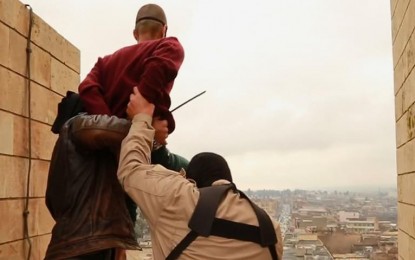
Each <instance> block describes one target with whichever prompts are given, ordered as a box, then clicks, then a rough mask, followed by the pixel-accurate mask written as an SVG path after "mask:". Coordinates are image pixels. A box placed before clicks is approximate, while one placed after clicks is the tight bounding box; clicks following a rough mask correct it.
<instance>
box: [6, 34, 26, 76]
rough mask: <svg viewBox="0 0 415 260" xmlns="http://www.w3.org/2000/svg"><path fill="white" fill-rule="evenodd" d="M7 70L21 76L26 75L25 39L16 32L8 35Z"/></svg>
mask: <svg viewBox="0 0 415 260" xmlns="http://www.w3.org/2000/svg"><path fill="white" fill-rule="evenodd" d="M8 55H9V59H8V60H9V61H8V62H9V68H10V69H11V70H13V71H15V72H17V73H19V74H21V75H26V39H25V38H24V37H23V36H21V35H20V34H18V33H17V32H15V31H13V30H10V34H9V53H8Z"/></svg>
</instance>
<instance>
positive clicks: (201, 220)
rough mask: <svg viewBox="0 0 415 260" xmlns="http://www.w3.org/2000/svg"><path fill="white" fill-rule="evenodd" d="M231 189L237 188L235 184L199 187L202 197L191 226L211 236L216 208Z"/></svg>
mask: <svg viewBox="0 0 415 260" xmlns="http://www.w3.org/2000/svg"><path fill="white" fill-rule="evenodd" d="M230 189H236V187H235V185H234V184H227V185H216V186H210V187H206V188H202V189H199V191H200V197H199V200H198V202H197V204H196V208H195V211H194V212H193V215H192V218H191V219H190V221H189V228H190V229H191V230H194V231H196V233H198V234H199V235H201V236H204V237H207V236H209V235H210V230H211V229H212V224H213V220H214V219H215V215H216V210H217V209H218V207H219V204H220V202H221V201H222V198H223V197H224V195H225V194H227V192H228V190H230Z"/></svg>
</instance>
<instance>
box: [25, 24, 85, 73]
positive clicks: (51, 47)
mask: <svg viewBox="0 0 415 260" xmlns="http://www.w3.org/2000/svg"><path fill="white" fill-rule="evenodd" d="M32 39H33V42H34V43H36V44H37V45H39V46H40V47H41V48H42V49H44V50H47V51H48V52H49V53H50V54H51V55H52V56H53V57H55V58H56V59H58V60H60V61H62V63H64V64H66V65H67V66H68V67H70V68H72V69H73V70H74V71H76V72H77V73H79V72H80V51H79V49H77V48H76V47H75V46H73V45H72V44H71V43H69V42H68V41H67V40H66V39H65V38H63V37H62V36H61V35H60V34H59V33H58V32H56V31H55V30H54V29H53V28H52V27H50V26H49V25H48V24H47V23H46V22H45V21H43V20H42V19H41V18H40V17H38V16H36V17H35V20H34V26H33V32H32Z"/></svg>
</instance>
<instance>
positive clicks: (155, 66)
mask: <svg viewBox="0 0 415 260" xmlns="http://www.w3.org/2000/svg"><path fill="white" fill-rule="evenodd" d="M166 32H167V19H166V15H165V13H164V11H163V9H162V8H161V7H160V6H158V5H156V4H147V5H144V6H142V7H141V8H140V9H139V10H138V12H137V16H136V20H135V29H134V31H133V35H134V38H135V39H136V41H137V43H136V44H134V45H131V46H127V47H124V48H121V49H119V50H117V51H116V52H114V53H113V54H111V55H107V56H105V57H103V58H99V59H98V61H97V62H96V64H95V66H94V67H93V68H92V70H91V71H90V72H89V74H88V75H87V76H86V78H85V79H84V80H83V81H82V82H81V84H80V85H79V87H78V91H79V95H80V97H81V100H82V102H83V105H84V107H85V109H86V112H88V113H89V114H106V115H115V116H118V117H120V118H126V108H127V103H128V101H129V96H130V94H131V93H132V92H133V87H134V86H137V87H138V89H139V90H140V92H141V93H142V95H143V96H144V97H145V98H146V99H148V100H150V101H151V102H152V103H153V104H155V106H156V108H155V112H154V117H159V118H161V119H166V120H167V121H168V127H169V133H172V132H173V131H174V129H175V121H174V119H173V116H172V114H171V113H170V111H169V108H170V105H171V100H170V92H171V90H172V88H173V83H174V80H175V78H176V76H177V74H178V71H179V69H180V67H181V65H182V63H183V59H184V50H183V47H182V45H181V44H180V42H179V41H178V39H177V38H175V37H166Z"/></svg>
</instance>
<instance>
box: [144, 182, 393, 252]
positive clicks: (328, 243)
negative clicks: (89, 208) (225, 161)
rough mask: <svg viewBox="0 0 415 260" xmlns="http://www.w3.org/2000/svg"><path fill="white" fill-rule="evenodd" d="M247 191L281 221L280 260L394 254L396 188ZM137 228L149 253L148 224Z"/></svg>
mask: <svg viewBox="0 0 415 260" xmlns="http://www.w3.org/2000/svg"><path fill="white" fill-rule="evenodd" d="M245 193H246V194H247V195H248V196H249V197H250V198H251V199H252V200H253V201H254V202H255V203H256V204H258V205H259V206H261V207H262V208H263V209H265V210H266V211H267V212H268V214H269V215H270V216H271V217H272V218H274V219H275V220H277V221H279V222H280V225H281V231H282V233H283V239H284V256H283V260H300V259H305V260H331V259H348V260H352V259H359V260H360V259H361V260H365V259H368V260H369V259H370V260H393V259H398V228H397V191H396V189H395V188H383V189H382V188H378V189H369V188H368V189H366V191H364V190H363V189H361V190H359V191H357V190H356V189H355V190H353V191H352V190H331V191H326V190H300V189H296V190H289V189H287V190H256V191H253V190H248V191H245ZM136 232H137V235H138V237H139V242H140V245H141V246H142V247H143V251H142V252H140V254H141V256H140V257H141V258H139V259H152V258H151V250H150V249H151V242H150V239H151V238H150V236H149V230H148V227H147V225H146V223H145V221H144V220H143V218H142V217H139V218H138V219H137V223H136Z"/></svg>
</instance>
